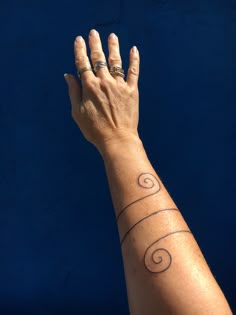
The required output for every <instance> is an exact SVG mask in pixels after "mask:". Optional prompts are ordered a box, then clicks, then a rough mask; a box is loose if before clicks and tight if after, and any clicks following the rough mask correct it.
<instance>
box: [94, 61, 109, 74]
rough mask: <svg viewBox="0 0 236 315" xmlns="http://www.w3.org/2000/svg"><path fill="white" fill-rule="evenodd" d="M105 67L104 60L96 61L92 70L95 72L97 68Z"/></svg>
mask: <svg viewBox="0 0 236 315" xmlns="http://www.w3.org/2000/svg"><path fill="white" fill-rule="evenodd" d="M104 67H107V63H106V61H97V62H95V64H94V69H93V70H94V72H95V73H96V72H97V71H98V70H99V69H101V68H104Z"/></svg>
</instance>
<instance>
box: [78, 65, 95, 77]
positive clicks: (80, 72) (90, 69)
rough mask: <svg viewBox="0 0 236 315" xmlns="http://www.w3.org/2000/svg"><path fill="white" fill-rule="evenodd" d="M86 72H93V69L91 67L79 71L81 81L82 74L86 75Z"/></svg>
mask: <svg viewBox="0 0 236 315" xmlns="http://www.w3.org/2000/svg"><path fill="white" fill-rule="evenodd" d="M85 71H93V69H92V68H91V67H90V66H89V67H84V68H81V69H79V70H78V71H77V74H78V77H79V79H81V74H82V73H84V72H85Z"/></svg>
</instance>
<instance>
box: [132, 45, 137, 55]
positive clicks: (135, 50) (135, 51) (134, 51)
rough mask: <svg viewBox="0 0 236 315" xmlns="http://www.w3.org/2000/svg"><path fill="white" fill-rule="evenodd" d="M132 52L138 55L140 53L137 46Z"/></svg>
mask: <svg viewBox="0 0 236 315" xmlns="http://www.w3.org/2000/svg"><path fill="white" fill-rule="evenodd" d="M132 52H133V53H134V54H137V53H138V49H137V47H136V46H134V47H133V48H132Z"/></svg>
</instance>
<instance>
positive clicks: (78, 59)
mask: <svg viewBox="0 0 236 315" xmlns="http://www.w3.org/2000/svg"><path fill="white" fill-rule="evenodd" d="M74 55H75V64H76V67H77V72H79V71H80V69H82V68H85V67H91V64H90V61H89V58H88V55H87V48H86V44H85V41H84V39H83V37H82V36H77V37H76V39H75V42H74ZM94 78H95V75H94V73H93V71H85V72H83V73H82V74H81V80H83V81H89V80H93V79H94Z"/></svg>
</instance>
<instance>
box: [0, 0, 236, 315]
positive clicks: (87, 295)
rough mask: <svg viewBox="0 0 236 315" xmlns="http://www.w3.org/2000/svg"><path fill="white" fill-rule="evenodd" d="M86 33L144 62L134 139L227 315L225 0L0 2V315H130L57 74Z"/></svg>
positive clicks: (114, 247)
mask: <svg viewBox="0 0 236 315" xmlns="http://www.w3.org/2000/svg"><path fill="white" fill-rule="evenodd" d="M91 28H96V29H97V30H98V31H99V33H100V36H101V38H102V41H103V46H104V51H105V53H106V56H107V37H108V35H109V34H110V33H111V32H115V33H116V34H117V35H118V37H119V39H120V46H121V54H122V58H123V65H124V68H125V70H126V72H127V68H128V57H129V50H130V48H131V47H132V46H133V45H137V46H138V48H139V51H140V55H141V72H140V81H139V89H140V124H139V132H140V135H141V138H142V140H143V142H144V145H145V148H146V150H147V153H148V156H149V158H150V160H151V162H152V164H153V166H154V168H155V169H156V170H157V172H158V173H159V175H160V176H161V178H162V180H163V181H164V184H165V185H166V187H167V189H168V190H169V192H170V194H171V196H172V197H173V199H174V200H175V202H176V203H177V205H178V207H179V208H180V210H181V212H182V214H183V216H184V218H185V220H186V221H187V223H188V224H189V227H190V228H191V230H192V232H193V234H194V236H195V238H196V239H197V241H198V243H199V246H200V247H201V249H202V251H203V253H204V255H205V258H206V260H207V262H208V264H209V265H210V268H211V270H212V272H213V274H214V275H215V277H216V279H217V281H218V283H219V284H220V286H221V288H222V289H223V291H224V293H225V295H226V297H227V299H228V301H229V303H230V305H231V307H232V309H233V310H234V311H236V294H235V292H236V288H235V283H236V272H235V258H236V254H235V221H236V214H235V201H234V197H235V188H236V184H235V175H236V172H235V161H236V154H235V137H236V124H235V114H236V108H235V104H236V89H235V85H236V62H235V56H236V36H235V34H236V2H235V0H214V1H213V0H212V1H209V0H208V1H206V0H198V1H189V0H188V1H187V0H186V1H183V0H180V1H173V0H172V1H167V0H159V1H157V0H156V1H153V0H145V1H144V0H142V1H137V0H135V1H134V0H131V1H126V2H125V1H124V0H121V1H112V0H103V1H102V2H100V1H95V0H87V1H85V2H82V1H74V0H73V1H72V0H67V1H64V0H61V1H46V0H40V1H36V0H34V1H27V0H25V1H16V0H11V1H1V3H0V32H1V33H0V35H1V58H0V67H1V99H0V127H1V132H0V165H1V166H0V188H1V189H0V250H1V258H0V314H4V315H5V314H6V315H7V314H34V315H37V314H44V315H48V314H95V313H96V314H103V315H106V314H128V304H127V298H126V288H125V279H124V274H123V263H122V258H121V252H120V245H119V237H118V230H117V226H116V222H115V215H114V210H113V207H112V203H111V198H110V195H109V190H108V185H107V179H106V176H105V171H104V166H103V161H102V159H101V157H100V156H99V153H98V152H97V151H96V149H95V147H93V146H92V145H91V144H89V143H87V142H86V141H85V140H84V138H83V136H82V134H81V132H80V130H79V129H78V128H77V125H76V124H75V122H74V121H73V120H72V117H71V112H70V103H69V98H68V94H67V86H66V83H65V81H64V77H63V73H64V72H69V73H73V74H76V69H75V66H74V56H73V42H74V38H75V36H77V35H82V36H83V37H84V38H85V39H86V41H87V37H88V33H89V31H90V29H91Z"/></svg>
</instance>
